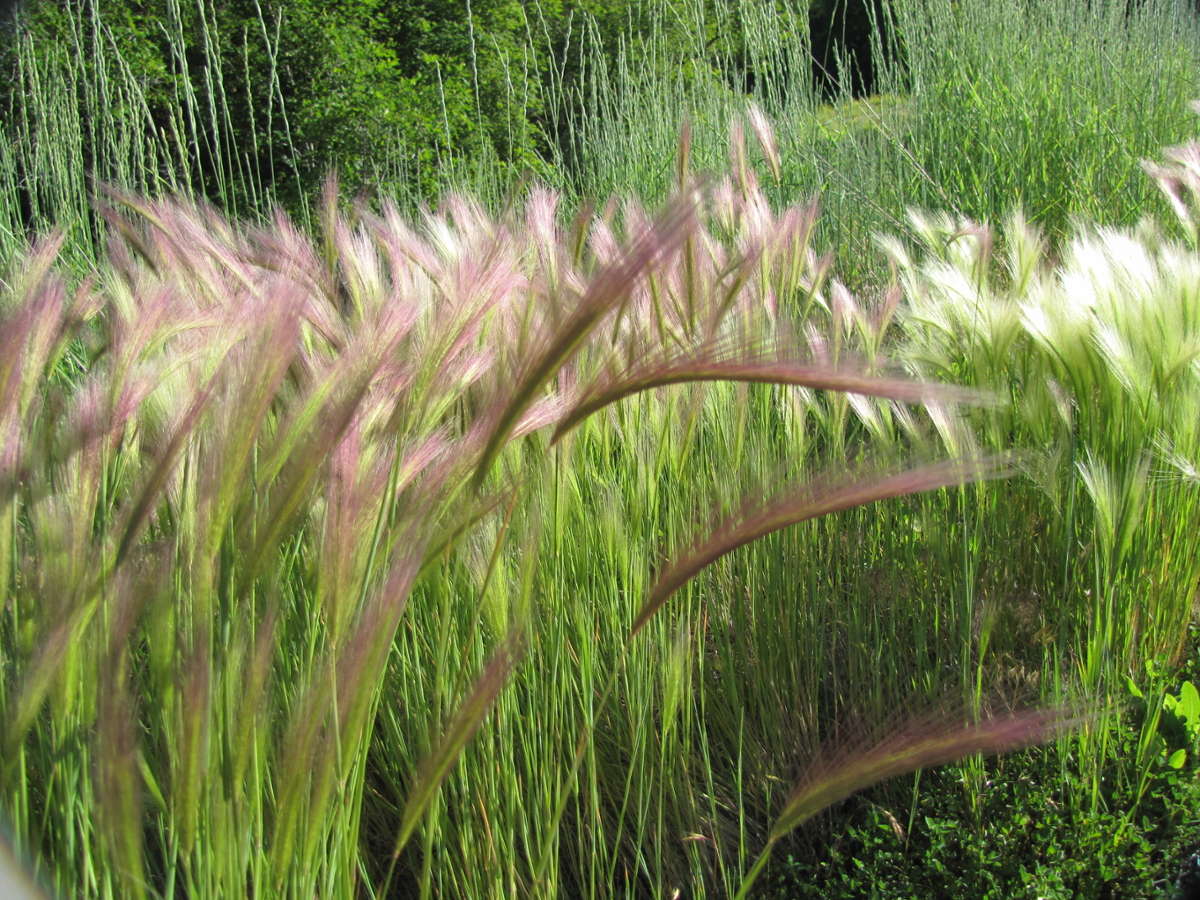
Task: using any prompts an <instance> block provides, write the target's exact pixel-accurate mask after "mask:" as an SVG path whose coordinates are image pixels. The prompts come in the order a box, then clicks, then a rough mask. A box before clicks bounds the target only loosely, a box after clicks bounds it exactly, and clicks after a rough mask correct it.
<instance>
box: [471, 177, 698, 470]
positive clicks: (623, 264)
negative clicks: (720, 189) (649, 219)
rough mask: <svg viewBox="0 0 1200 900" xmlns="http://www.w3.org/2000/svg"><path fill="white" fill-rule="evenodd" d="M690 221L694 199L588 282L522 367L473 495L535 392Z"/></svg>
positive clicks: (668, 250) (685, 201)
mask: <svg viewBox="0 0 1200 900" xmlns="http://www.w3.org/2000/svg"><path fill="white" fill-rule="evenodd" d="M696 215H697V202H696V200H695V198H694V196H689V197H686V198H684V199H681V200H680V201H679V202H677V203H675V204H673V205H672V206H671V207H669V208H668V209H667V211H666V212H665V213H664V214H663V215H662V216H661V217H660V218H659V219H658V221H657V222H656V223H655V224H654V227H653V228H651V229H649V230H648V231H647V233H646V234H645V235H644V236H643V237H642V238H641V239H640V240H639V241H638V242H637V243H636V244H635V245H634V246H633V248H632V249H631V250H629V251H628V252H627V253H625V254H624V256H623V257H622V258H621V260H620V261H619V262H617V263H615V264H613V265H611V266H609V267H608V268H606V269H605V270H604V272H603V273H602V274H601V275H600V277H598V278H597V279H596V280H595V281H593V282H592V284H591V287H589V288H588V291H587V293H586V294H584V295H583V298H582V299H581V300H580V301H579V305H578V306H577V307H576V308H575V311H574V312H573V313H572V314H571V316H570V317H569V318H568V319H567V321H566V322H565V323H564V324H563V325H562V327H561V328H560V329H559V330H558V331H557V333H555V334H553V335H551V336H550V338H549V343H548V345H547V346H546V348H545V349H544V350H543V351H542V352H541V353H540V354H539V355H537V356H536V357H535V358H534V360H533V362H531V363H530V364H529V366H528V367H526V369H525V372H524V374H523V375H522V376H521V378H520V381H519V383H518V385H517V387H516V389H515V390H514V391H513V393H512V396H511V399H510V400H509V401H508V405H507V406H506V407H505V408H504V409H503V411H502V412H500V414H499V415H498V416H497V417H496V420H495V423H494V424H493V425H492V426H491V429H490V434H489V437H488V441H487V444H486V445H485V447H484V450H483V454H482V456H481V457H480V459H479V465H478V466H477V468H476V469H475V477H474V479H473V486H474V487H475V489H476V490H478V489H479V487H480V486H482V484H483V480H484V479H485V478H486V477H487V473H488V471H489V470H490V469H491V467H492V463H494V462H495V461H496V457H498V456H499V455H500V450H501V448H502V447H503V446H504V444H505V442H506V441H507V440H508V437H509V434H510V433H511V432H512V430H513V427H514V426H515V425H516V424H517V421H518V420H519V419H520V418H521V414H522V413H523V412H524V411H525V410H526V408H528V406H529V405H530V404H531V403H532V402H533V401H534V399H535V398H536V397H537V394H538V392H539V391H540V390H541V389H542V388H543V387H544V386H545V385H546V384H547V382H549V380H550V379H551V378H552V377H554V375H555V374H556V373H557V372H558V371H559V370H560V369H561V368H562V367H563V365H564V364H565V363H566V362H567V361H568V360H569V359H570V358H571V357H572V356H573V355H574V354H575V351H576V350H578V349H579V347H580V345H581V344H582V343H583V341H584V339H585V338H586V337H587V336H588V335H589V334H590V333H591V331H592V330H593V329H594V328H595V327H596V326H597V325H598V324H599V323H600V321H601V320H602V319H603V318H604V317H605V315H607V314H608V313H609V312H610V311H611V310H613V309H615V308H616V307H617V306H619V305H620V304H621V302H622V301H623V300H624V299H625V298H626V297H627V296H628V295H629V292H630V291H632V290H633V288H634V286H635V284H636V283H637V281H638V279H639V278H641V277H642V275H643V274H645V272H646V271H647V269H649V268H650V267H651V266H652V265H653V264H654V261H655V260H656V259H660V258H661V257H663V256H665V255H667V254H670V253H671V252H672V251H674V250H675V249H676V248H677V247H678V245H679V244H680V243H682V242H683V240H684V238H685V237H686V235H687V233H688V232H689V231H690V229H691V225H692V223H693V222H694V221H695V218H696Z"/></svg>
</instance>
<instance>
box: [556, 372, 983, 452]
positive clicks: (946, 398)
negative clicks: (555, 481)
mask: <svg viewBox="0 0 1200 900" xmlns="http://www.w3.org/2000/svg"><path fill="white" fill-rule="evenodd" d="M696 381H741V382H748V383H753V384H786V385H793V386H797V387H806V388H812V389H814V390H827V391H842V392H846V393H851V394H864V395H866V396H869V397H882V398H884V399H888V400H898V401H901V402H903V403H924V402H928V401H931V400H937V401H940V402H944V403H971V404H975V405H981V404H984V403H986V402H988V401H989V400H990V399H991V398H990V397H989V395H987V394H986V393H984V392H982V391H973V390H970V389H968V388H962V387H957V386H955V385H942V384H934V383H930V382H920V381H912V380H909V379H906V378H890V377H887V376H881V375H873V374H871V373H870V372H869V371H868V370H867V369H866V368H865V367H864V368H854V367H852V366H845V365H843V366H831V365H822V364H820V363H813V362H808V361H801V360H791V359H786V358H781V359H761V358H760V359H757V360H756V359H753V358H752V357H740V358H737V357H724V356H717V355H707V356H705V355H702V356H694V357H688V358H684V359H678V360H674V361H670V362H663V363H661V364H659V365H656V366H639V367H637V368H636V369H635V370H634V371H633V372H632V373H631V374H629V375H628V376H626V377H624V378H615V379H600V380H598V381H597V382H595V383H593V385H592V386H591V387H589V388H588V390H587V391H585V392H584V395H583V397H582V398H580V400H579V402H578V403H576V404H575V406H574V407H573V408H572V409H571V411H570V412H569V413H567V416H566V418H564V419H563V420H562V421H561V422H560V423H559V425H558V427H557V428H556V429H555V431H554V436H553V438H552V439H551V446H553V445H554V444H555V443H557V442H558V441H559V440H561V439H562V438H563V437H565V436H566V435H567V433H569V432H570V431H571V429H572V428H574V427H575V426H576V425H578V424H579V423H580V422H582V421H583V420H584V419H586V418H587V417H588V416H590V415H592V414H593V413H595V412H598V411H599V410H601V409H603V408H604V407H605V406H608V405H609V404H611V403H616V402H617V401H618V400H623V399H625V398H626V397H630V396H632V395H634V394H638V393H641V392H643V391H648V390H651V389H652V388H659V387H666V386H668V385H672V384H683V383H685V382H696Z"/></svg>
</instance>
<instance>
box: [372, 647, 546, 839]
mask: <svg viewBox="0 0 1200 900" xmlns="http://www.w3.org/2000/svg"><path fill="white" fill-rule="evenodd" d="M523 644H524V637H523V630H522V629H521V628H520V627H519V626H518V627H515V628H514V629H513V630H512V631H511V632H510V633H509V635H508V637H507V638H505V640H504V642H503V643H502V644H501V645H500V647H499V648H498V649H497V650H496V652H495V654H494V655H493V656H492V659H491V661H490V662H489V663H488V664H487V668H485V669H484V670H483V674H482V675H481V676H480V677H479V680H478V681H477V682H476V683H475V688H474V689H473V690H472V691H471V694H470V696H468V697H467V699H466V701H465V702H464V703H463V705H462V706H461V707H460V708H459V710H458V713H457V714H456V715H455V717H454V719H453V721H452V722H451V723H450V726H449V727H448V728H447V729H446V732H445V734H444V735H443V736H442V741H441V743H440V744H439V745H438V747H437V749H436V750H434V751H433V752H432V753H430V754H429V756H427V757H426V758H425V760H424V761H423V762H422V763H421V767H420V770H419V771H418V772H417V778H416V783H415V784H414V786H413V789H412V792H411V793H410V794H409V797H408V803H407V804H406V806H405V807H404V817H403V819H401V821H400V832H399V834H398V835H397V836H396V846H395V848H394V850H393V851H392V857H393V859H395V857H397V856H399V855H400V851H401V850H403V849H404V845H405V844H407V843H408V840H409V838H411V837H412V834H413V832H414V831H415V830H416V827H417V823H418V822H420V821H421V816H423V815H424V814H425V809H426V808H427V807H428V806H429V804H430V803H431V802H432V801H433V798H434V797H435V796H436V795H437V791H438V788H440V787H441V784H442V782H443V781H445V779H446V776H447V775H449V774H450V770H451V769H453V768H454V764H455V763H456V762H457V761H458V757H459V755H460V754H461V753H462V751H463V748H464V747H466V745H467V742H468V741H470V740H471V737H472V736H473V735H474V734H475V732H476V730H477V729H478V728H479V726H480V725H482V724H483V720H484V718H485V717H486V716H487V714H488V711H489V710H491V708H492V704H493V703H495V702H496V698H497V697H498V696H500V691H501V689H502V688H503V687H504V685H505V683H506V682H507V681H508V676H509V675H510V674H511V672H512V670H513V668H514V667H515V666H516V664H517V661H518V660H519V659H520V657H521V652H522V649H523Z"/></svg>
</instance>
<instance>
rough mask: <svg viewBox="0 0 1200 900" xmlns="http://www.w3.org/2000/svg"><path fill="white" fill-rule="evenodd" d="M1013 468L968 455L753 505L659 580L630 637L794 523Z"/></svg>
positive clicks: (819, 485) (829, 484)
mask: <svg viewBox="0 0 1200 900" xmlns="http://www.w3.org/2000/svg"><path fill="white" fill-rule="evenodd" d="M1008 467H1009V466H1008V463H1007V462H1005V461H1004V460H1001V459H997V458H995V457H991V458H982V459H981V458H976V457H963V458H959V459H952V460H947V461H945V462H941V463H935V464H932V465H926V466H921V467H920V468H915V469H903V470H901V471H898V472H892V473H890V474H889V473H887V472H873V473H868V474H863V475H859V476H858V477H856V478H851V479H847V480H841V481H833V482H828V481H826V482H817V483H815V484H813V483H809V484H804V485H801V486H799V487H797V488H793V489H791V490H788V491H785V492H784V493H782V494H781V495H779V496H777V497H775V498H774V499H770V500H765V501H764V500H758V501H752V502H750V503H749V504H747V505H746V506H744V507H743V508H742V511H741V512H740V513H739V514H737V515H735V516H734V517H732V518H731V519H729V520H728V521H726V522H724V523H723V524H721V525H720V526H719V527H718V528H717V529H716V531H714V532H713V533H712V535H711V536H710V537H708V538H707V539H705V540H702V541H699V542H698V543H696V544H695V545H694V546H693V548H692V550H691V551H689V552H688V553H686V554H685V555H684V556H683V557H681V558H680V559H679V560H677V561H676V562H675V563H674V564H673V565H671V566H670V567H669V568H668V569H667V570H666V571H665V572H664V573H663V574H662V575H661V576H660V577H659V579H658V583H657V584H655V586H654V589H653V590H652V591H651V593H650V598H649V599H648V600H647V601H646V603H645V604H644V605H643V606H642V608H641V610H640V611H639V612H638V614H637V618H636V619H634V623H633V629H632V631H631V632H630V636H631V637H632V636H633V635H635V634H637V633H638V631H640V630H641V629H642V626H644V625H645V624H646V623H647V622H648V621H650V618H651V617H652V616H653V615H654V614H655V613H656V612H658V611H659V609H661V608H662V606H663V604H664V603H666V602H667V600H669V599H670V598H671V597H672V596H673V595H674V594H675V592H676V591H678V590H679V589H680V588H681V587H683V586H684V585H685V584H686V583H687V582H688V581H690V580H691V579H692V578H694V577H695V576H696V575H697V574H698V573H699V572H700V571H701V570H702V569H704V568H705V567H706V566H708V565H709V564H711V563H713V562H715V561H716V560H718V559H720V558H721V557H722V556H724V555H726V554H727V553H730V552H732V551H734V550H736V549H737V548H738V547H742V546H744V545H746V544H749V543H751V542H752V541H756V540H758V539H759V538H761V537H765V536H766V535H768V534H771V533H772V532H775V531H778V530H779V529H781V528H787V527H788V526H789V525H797V524H799V523H800V522H806V521H808V520H809V519H815V518H818V517H819V516H825V515H828V514H830V513H835V512H840V511H842V510H844V509H850V508H852V507H855V506H865V505H866V504H868V503H874V502H876V501H877V500H886V499H889V498H891V497H900V496H903V495H905V494H915V493H919V492H921V491H931V490H935V489H937V488H943V487H952V486H955V485H960V484H966V483H967V482H970V481H979V480H982V479H985V478H998V477H1002V476H1003V475H1005V474H1007V471H1008Z"/></svg>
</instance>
